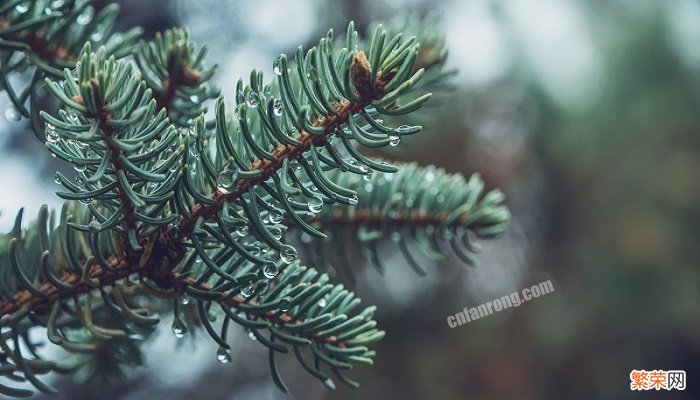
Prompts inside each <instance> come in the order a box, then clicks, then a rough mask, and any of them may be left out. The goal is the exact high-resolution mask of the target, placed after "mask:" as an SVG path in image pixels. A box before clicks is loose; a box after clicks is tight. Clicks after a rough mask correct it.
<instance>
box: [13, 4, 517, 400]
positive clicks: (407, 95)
mask: <svg viewBox="0 0 700 400" xmlns="http://www.w3.org/2000/svg"><path fill="white" fill-rule="evenodd" d="M19 4H20V3H19V2H17V1H11V2H9V3H8V4H7V5H5V6H0V11H2V18H4V20H0V21H8V22H7V23H5V25H4V26H2V27H0V28H4V30H0V41H2V42H0V57H7V58H6V59H2V58H0V61H2V67H0V68H1V69H0V76H1V77H3V79H7V75H8V74H9V73H10V72H13V71H20V70H22V68H27V67H34V68H36V71H37V72H36V73H35V78H34V80H33V82H32V83H31V85H30V86H29V88H28V89H27V90H26V93H31V96H36V95H37V94H36V93H37V91H36V90H35V89H36V88H37V87H38V86H40V85H44V84H45V85H46V87H47V88H48V89H49V92H50V93H51V94H52V95H54V96H55V97H56V98H57V99H58V100H59V102H60V109H59V110H58V111H57V112H56V113H54V114H53V115H52V114H50V113H47V112H44V111H40V110H38V109H36V108H35V104H36V101H35V100H36V98H35V97H32V98H31V100H32V101H30V105H31V106H32V110H31V111H32V113H33V115H36V116H40V117H41V119H43V120H44V122H45V123H46V129H45V130H43V129H38V127H39V126H40V124H38V123H36V121H35V120H37V118H34V119H33V122H35V123H34V127H35V131H36V132H37V134H38V135H39V136H41V138H42V140H45V142H46V147H47V148H48V149H49V151H50V152H51V153H52V154H53V155H55V156H57V157H59V158H61V159H63V160H65V161H66V162H69V163H71V164H72V165H73V166H74V168H75V170H76V173H77V174H76V179H75V181H73V180H71V179H68V178H67V177H65V176H64V175H63V174H60V173H57V175H56V179H57V182H58V183H61V184H62V185H63V186H64V188H65V189H66V191H61V192H58V193H57V194H58V196H60V197H62V198H64V199H66V200H69V201H68V202H66V203H65V205H64V208H63V210H62V212H61V215H60V221H59V223H58V224H57V225H56V226H55V227H54V226H53V224H52V223H49V220H50V219H51V218H50V216H49V212H48V210H47V209H46V208H42V210H41V211H40V213H39V218H38V220H37V222H36V223H34V224H32V225H31V226H30V227H29V229H27V230H25V231H23V230H22V229H21V220H22V212H20V213H19V214H18V218H17V220H16V223H15V227H14V228H13V230H12V232H10V233H9V234H8V235H6V236H5V237H0V349H1V350H2V351H0V371H4V372H3V373H5V374H11V375H12V376H13V377H15V378H17V379H19V380H27V381H29V382H31V383H32V384H33V385H34V386H35V387H37V388H38V389H39V390H42V391H45V392H53V391H54V389H53V388H51V387H49V386H47V385H45V384H44V383H42V382H41V381H40V380H39V379H37V378H36V375H38V374H42V373H46V372H49V371H56V372H62V371H64V370H65V369H62V368H61V367H59V366H57V365H56V364H54V363H51V362H46V361H43V360H42V358H41V356H40V355H39V354H38V353H37V352H36V351H35V350H34V348H35V347H36V346H35V345H34V344H33V342H32V341H31V340H30V339H29V335H28V332H29V330H30V329H31V328H32V327H34V326H46V327H47V332H48V338H49V340H50V341H51V342H52V343H54V344H55V345H58V346H62V347H63V348H65V349H67V350H69V351H71V352H77V353H84V354H85V355H86V356H85V357H86V359H85V360H83V361H84V363H87V364H89V363H92V362H94V361H89V359H90V357H97V355H99V354H104V353H103V352H104V351H107V350H105V349H116V348H121V349H124V348H128V347H129V346H131V347H134V346H136V344H134V343H131V342H130V341H129V339H128V338H129V337H130V332H133V331H134V329H136V327H139V329H140V328H143V329H144V330H145V331H146V332H152V330H153V327H154V326H155V325H156V324H158V322H159V320H158V318H155V317H154V312H155V311H156V310H160V311H163V310H166V311H172V313H173V317H174V322H173V327H172V329H173V333H175V335H176V336H178V337H179V336H182V335H183V334H184V333H185V332H186V331H188V330H191V329H200V328H201V329H204V330H205V331H206V332H207V334H208V335H209V336H210V337H211V338H212V340H214V341H215V342H217V343H218V344H219V346H220V348H219V350H218V351H217V359H219V361H221V362H227V361H228V360H229V359H230V355H229V354H228V351H229V345H228V344H227V342H226V336H227V332H228V329H229V326H230V324H231V322H234V323H236V324H238V325H241V326H243V327H245V328H247V329H249V330H250V332H251V334H252V335H253V336H254V337H256V338H257V339H258V340H259V342H260V343H261V344H263V345H265V346H266V347H268V349H269V351H270V353H269V361H270V368H271V371H272V375H273V380H274V382H275V383H276V384H277V385H278V386H279V387H280V389H281V390H283V391H286V387H285V385H284V383H283V381H282V378H281V377H280V376H279V373H278V371H277V367H276V363H275V355H276V354H277V353H286V352H289V350H293V352H294V355H295V356H296V358H297V359H298V360H299V363H300V365H301V366H302V367H303V368H304V369H306V370H307V371H308V372H309V373H310V374H312V375H313V376H315V377H316V378H318V379H320V380H321V381H322V382H323V384H324V385H325V386H327V387H329V388H333V387H334V385H335V384H334V383H333V382H334V381H333V380H332V379H331V378H330V377H329V376H330V373H332V374H333V376H335V377H336V378H337V379H338V380H340V381H341V382H343V383H345V384H347V385H350V386H356V385H357V383H355V382H353V381H351V380H350V379H348V378H347V377H346V376H345V375H344V372H343V371H345V370H348V369H351V368H352V367H353V366H354V365H356V364H371V363H372V359H373V357H374V355H375V352H374V351H373V350H370V349H369V348H368V347H367V346H368V345H370V344H372V343H374V342H376V341H377V340H380V339H381V338H382V337H383V336H384V332H382V331H379V330H378V329H376V322H375V321H374V320H372V317H373V313H374V307H368V308H365V309H364V310H362V311H359V312H358V311H356V310H355V309H356V308H357V307H358V305H359V303H360V300H359V299H357V298H355V296H354V294H353V293H351V292H349V291H347V290H345V289H344V288H343V286H342V285H333V284H331V283H330V282H329V277H328V275H326V274H320V273H319V272H317V271H316V270H315V269H313V268H307V267H303V266H301V265H300V264H299V261H297V258H298V253H297V249H296V248H295V247H293V246H291V245H290V244H288V243H287V241H286V240H285V237H284V236H285V231H286V230H287V229H288V228H289V227H294V228H295V229H299V230H300V231H302V232H304V233H306V234H309V235H312V236H314V237H317V238H325V237H327V236H328V235H326V233H324V232H322V231H324V230H325V231H329V227H330V228H334V227H335V226H336V224H342V226H345V227H349V228H355V227H357V228H358V229H357V234H356V235H355V237H354V240H355V241H358V242H361V243H363V245H362V246H364V247H369V251H372V252H373V256H374V258H377V259H378V255H377V253H376V251H375V250H374V249H375V246H376V243H377V241H378V240H380V239H381V238H383V237H386V236H389V237H392V238H393V237H395V236H396V235H398V236H397V237H398V242H399V248H400V249H401V251H402V252H404V254H406V253H407V251H408V250H407V249H408V246H407V242H406V240H405V235H406V234H410V235H413V237H414V239H416V243H417V244H418V245H419V246H422V247H424V248H425V249H427V250H426V254H427V255H436V254H437V255H440V252H439V250H436V249H433V248H430V247H429V246H430V245H431V244H432V242H426V239H425V234H426V232H428V230H429V229H433V230H434V231H435V232H441V233H442V234H444V233H450V234H452V235H453V236H454V237H457V236H460V237H461V238H462V240H467V239H465V238H466V237H467V235H465V234H464V232H463V231H464V230H471V231H472V232H473V233H474V234H476V235H477V236H478V237H484V238H486V237H491V236H495V235H498V234H500V233H501V232H502V231H503V229H504V227H505V224H506V222H507V219H508V213H507V210H506V209H505V208H504V207H503V206H502V205H501V202H502V200H503V198H502V195H500V194H499V192H492V193H489V194H487V195H486V196H484V198H483V199H482V200H481V201H477V200H478V198H479V197H480V196H481V191H482V189H483V182H481V181H480V180H479V179H478V177H473V178H472V179H471V180H470V181H469V182H467V183H465V182H464V180H463V179H462V178H461V177H459V176H455V175H448V174H444V173H442V172H441V171H432V172H427V171H429V170H420V169H416V167H415V166H412V165H400V166H399V167H396V166H391V165H389V164H388V163H386V162H383V161H380V160H373V159H371V158H368V157H366V156H365V155H363V154H362V152H361V151H360V149H361V148H364V147H370V148H380V147H385V146H395V145H398V144H399V142H400V141H401V139H402V137H403V136H408V135H412V134H415V133H417V132H419V131H420V130H421V128H422V127H421V126H411V125H399V126H396V127H393V126H390V125H389V124H387V123H385V122H384V121H383V120H382V118H383V117H382V116H385V117H387V118H388V119H389V120H394V121H395V120H396V117H397V116H398V117H401V118H403V116H405V115H407V114H411V113H413V112H414V111H416V110H418V109H420V108H421V107H422V106H423V105H424V104H425V103H426V102H427V100H428V99H429V98H430V96H431V94H430V93H423V91H424V89H426V88H428V87H434V84H435V83H436V82H439V81H440V79H435V80H432V81H431V80H428V81H427V82H426V80H424V78H425V77H426V76H428V75H431V76H433V77H435V76H444V75H440V74H442V64H443V61H444V52H443V51H442V50H441V49H442V44H441V43H440V41H439V40H432V39H431V41H429V46H428V47H430V51H428V52H426V51H425V50H421V47H420V45H419V44H418V40H417V38H416V37H410V38H408V39H405V40H403V39H402V38H403V37H402V35H401V34H398V35H395V36H389V34H388V31H387V30H386V29H384V28H383V27H382V26H381V25H378V26H377V27H376V28H375V29H374V33H373V35H371V38H370V39H369V40H368V41H367V42H366V43H364V42H363V41H362V40H361V39H360V38H359V36H358V34H357V32H356V31H355V30H354V26H353V24H352V23H351V24H350V25H349V26H348V31H347V34H346V35H345V38H344V40H343V39H339V40H335V39H334V38H333V32H332V31H330V32H329V33H328V34H327V35H326V36H325V37H324V38H322V39H321V40H320V42H319V44H318V45H317V46H315V47H312V48H311V49H309V50H308V51H307V52H304V51H303V49H302V48H301V47H300V48H299V49H298V50H297V52H296V55H295V58H294V62H291V61H290V62H288V61H287V56H286V55H284V54H283V55H281V56H280V57H279V59H278V60H277V61H276V62H275V74H276V76H275V79H274V80H273V81H272V82H271V83H269V84H264V83H263V75H262V73H261V72H260V71H253V72H252V73H251V76H250V82H249V84H248V85H246V86H244V85H243V81H242V80H239V82H238V85H237V87H236V93H235V101H236V106H235V110H234V113H233V114H232V115H227V113H226V109H225V105H224V104H225V102H224V100H223V98H221V97H220V98H218V99H217V101H216V119H215V121H212V123H205V121H204V116H203V115H202V113H203V112H204V111H205V102H206V101H207V100H208V99H211V98H213V97H215V96H216V95H217V94H218V91H217V90H216V89H211V88H209V86H208V83H207V82H208V80H209V79H210V78H211V76H212V75H213V73H214V67H212V68H208V67H205V66H204V57H205V55H206V46H202V47H200V48H199V49H198V48H197V47H196V46H195V45H194V44H193V43H191V42H189V40H188V37H187V34H186V33H185V32H184V31H182V30H179V29H174V30H169V31H166V32H165V33H164V34H162V35H156V37H155V38H154V39H153V41H151V42H141V44H140V45H139V46H131V45H129V44H128V42H129V41H130V40H131V39H133V36H134V35H133V34H129V33H127V34H125V35H124V37H126V38H127V39H129V40H126V41H122V42H120V41H119V40H117V39H115V40H111V41H108V42H107V47H102V48H100V49H99V50H98V51H97V52H95V53H93V52H92V45H91V41H89V40H87V39H86V37H85V35H92V34H95V33H101V34H104V33H105V32H106V30H102V29H103V28H104V26H111V23H112V21H113V18H114V15H115V12H116V9H115V8H113V6H109V7H108V8H106V9H104V10H103V11H102V13H101V14H99V16H98V17H97V18H96V19H97V20H99V21H100V22H99V24H97V23H95V24H88V25H89V27H86V28H79V27H78V28H75V29H72V28H71V29H69V28H68V27H67V25H66V22H67V21H71V20H72V18H74V17H75V18H80V17H81V16H82V15H83V14H76V13H77V11H76V10H82V11H85V10H91V11H90V12H92V8H90V7H89V5H87V4H88V3H87V2H83V1H71V2H69V5H70V7H68V6H66V8H65V9H63V10H62V12H63V13H64V17H63V18H58V19H55V20H51V18H53V17H50V18H48V17H42V16H40V15H39V14H40V12H39V11H37V10H43V9H42V8H41V7H39V8H36V7H38V6H32V7H29V8H28V9H27V10H31V11H27V10H25V11H23V12H22V9H21V8H20V9H19V10H17V9H16V8H15V7H16V6H18V5H19ZM36 4H39V5H45V4H46V1H45V0H40V1H38V2H36ZM13 10H14V11H13ZM25 13H27V14H26V15H24V14H25ZM49 14H51V13H49ZM91 15H92V14H91ZM91 15H90V16H91ZM49 20H51V21H53V22H49ZM21 21H27V24H26V25H24V26H23V25H20V24H21V23H22V22H21ZM76 21H77V20H76ZM77 22H80V21H77ZM93 25H94V26H93ZM97 25H100V26H99V27H98V26H97ZM30 26H31V29H30V28H29V27H30ZM18 27H19V28H18ZM23 29H26V30H27V34H28V35H29V36H26V37H30V36H31V35H39V34H40V33H41V32H48V33H47V34H46V38H47V45H48V46H54V47H52V48H59V47H60V48H65V49H67V50H70V51H75V52H77V48H76V46H78V45H79V46H83V43H85V45H84V46H83V47H82V49H83V50H82V51H81V52H80V54H79V56H78V57H77V58H76V59H75V60H73V59H72V58H71V59H70V60H68V61H66V60H62V59H56V60H53V61H54V62H55V63H56V64H57V66H58V67H60V68H63V67H66V68H64V69H63V73H62V74H61V73H60V72H58V68H57V67H56V66H53V65H48V64H46V63H45V62H43V61H42V59H41V57H37V56H35V54H34V53H35V52H36V51H38V50H36V49H35V48H31V47H30V46H29V47H28V46H27V45H26V43H25V44H21V43H20V44H19V45H17V44H16V43H15V42H12V40H10V39H18V37H15V36H12V35H13V34H14V32H20V31H22V30H23ZM52 29H55V30H52ZM104 29H106V28H104ZM21 37H25V36H21ZM92 39H94V38H92ZM92 39H91V40H92ZM101 40H102V37H100V38H98V39H94V40H92V42H101ZM360 48H364V50H360ZM16 52H20V53H21V54H24V55H25V57H24V58H21V62H20V63H19V64H16V65H12V64H11V65H9V66H8V64H7V62H6V61H7V60H8V59H9V57H11V56H12V55H13V54H15V53H16ZM66 54H69V53H66ZM70 54H74V53H70ZM69 58H70V57H69ZM73 61H76V62H75V63H74V65H73ZM73 66H74V67H75V68H74V69H73V70H71V69H70V68H71V67H73ZM421 66H425V67H428V68H429V71H428V72H427V73H426V71H425V70H424V69H423V68H421ZM43 77H45V78H46V79H43V80H42V79H40V78H43ZM57 77H60V78H62V79H61V80H56V79H57ZM4 89H5V90H6V91H7V92H8V94H9V95H10V97H11V98H13V102H14V103H15V104H16V105H17V107H24V103H25V100H26V98H27V97H26V96H29V95H27V94H24V93H23V94H21V95H19V96H17V95H16V94H15V92H14V91H13V90H12V89H11V88H9V86H8V85H5V87H4ZM24 111H28V110H25V109H22V113H23V114H25V112H24ZM373 171H374V172H375V173H374V174H373ZM391 173H396V175H389V174H391ZM428 173H431V174H434V177H433V179H428V176H429V175H428ZM384 174H387V175H384ZM416 174H419V175H420V174H423V177H424V178H425V180H426V181H430V182H432V181H433V180H434V181H435V182H434V183H430V184H427V185H412V184H411V179H412V177H414V176H416ZM392 176H394V178H390V177H392ZM392 179H394V181H393V183H390V181H391V180H392ZM368 185H374V186H368ZM380 187H381V190H380ZM434 187H437V188H445V189H449V194H446V195H445V198H444V199H443V200H439V199H440V196H436V195H435V193H433V192H432V190H433V188H434ZM372 188H374V189H372ZM404 200H405V203H402V202H403V201H404ZM409 200H410V201H411V204H409ZM72 201H78V202H80V203H81V204H82V205H80V206H78V205H77V204H75V203H73V202H72ZM358 203H359V205H358ZM443 203H444V204H443ZM324 204H325V205H327V207H326V208H325V209H324ZM355 205H358V207H357V208H355V209H353V208H352V207H350V208H349V210H350V211H347V210H348V209H347V208H344V207H346V206H355ZM319 212H321V213H320V214H319ZM317 214H318V215H317ZM408 224H410V226H407V225H408ZM346 230H347V229H341V230H339V231H338V232H334V229H330V231H331V235H330V236H331V240H336V241H337V240H338V238H339V237H341V236H340V235H342V234H343V233H342V232H343V231H346ZM426 244H428V247H426ZM465 244H467V245H468V243H466V242H465ZM362 246H359V247H358V248H363V247H362ZM458 254H459V253H458ZM406 257H407V259H408V258H410V254H409V255H406ZM323 263H324V262H323V260H321V264H323ZM412 264H414V263H412ZM415 268H417V269H420V267H418V266H415ZM163 299H167V300H168V301H167V303H168V304H169V306H163V303H162V300H163ZM137 305H138V306H137ZM216 318H222V319H223V322H222V323H221V325H220V326H216V327H215V326H214V325H213V323H212V322H213V321H214V320H215V319H216ZM196 327H198V328H196ZM219 328H220V329H219ZM125 346H126V347H125ZM23 348H28V349H30V353H31V355H32V357H34V359H29V358H27V357H26V356H25V355H24V354H22V351H23V350H22V349H23ZM303 349H308V350H303ZM305 351H307V353H308V351H310V353H308V354H305ZM308 356H311V357H312V358H313V362H309V361H307V357H308ZM87 364H83V365H87ZM103 368H105V369H110V370H111V369H114V370H117V371H118V370H119V366H118V365H116V366H115V365H111V364H105V365H103ZM0 393H3V394H9V395H14V396H25V395H27V394H28V392H26V391H23V390H19V389H14V388H10V387H7V386H2V385H0Z"/></svg>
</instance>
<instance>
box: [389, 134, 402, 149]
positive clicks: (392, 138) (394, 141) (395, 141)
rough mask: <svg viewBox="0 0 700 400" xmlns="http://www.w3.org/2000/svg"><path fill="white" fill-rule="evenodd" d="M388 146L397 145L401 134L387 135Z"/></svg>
mask: <svg viewBox="0 0 700 400" xmlns="http://www.w3.org/2000/svg"><path fill="white" fill-rule="evenodd" d="M389 140H390V142H389V146H392V147H394V146H398V145H399V143H401V136H399V135H389Z"/></svg>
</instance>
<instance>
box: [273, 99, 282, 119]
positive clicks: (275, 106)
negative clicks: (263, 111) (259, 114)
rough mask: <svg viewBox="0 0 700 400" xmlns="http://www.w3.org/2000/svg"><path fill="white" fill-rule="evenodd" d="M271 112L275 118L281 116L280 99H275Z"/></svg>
mask: <svg viewBox="0 0 700 400" xmlns="http://www.w3.org/2000/svg"><path fill="white" fill-rule="evenodd" d="M272 111H273V112H274V113H275V116H277V117H281V116H282V101H280V99H275V101H274V103H273V105H272Z"/></svg>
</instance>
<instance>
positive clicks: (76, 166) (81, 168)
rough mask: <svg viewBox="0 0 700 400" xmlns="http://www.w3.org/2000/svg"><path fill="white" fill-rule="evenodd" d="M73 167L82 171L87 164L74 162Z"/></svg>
mask: <svg viewBox="0 0 700 400" xmlns="http://www.w3.org/2000/svg"><path fill="white" fill-rule="evenodd" d="M73 168H74V169H75V170H76V171H77V172H84V171H85V169H86V168H87V166H86V165H85V164H75V165H74V166H73Z"/></svg>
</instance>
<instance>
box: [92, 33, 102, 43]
mask: <svg viewBox="0 0 700 400" xmlns="http://www.w3.org/2000/svg"><path fill="white" fill-rule="evenodd" d="M103 37H104V34H103V33H102V32H95V33H93V34H92V35H90V40H92V41H93V42H99V41H100V40H102V38H103Z"/></svg>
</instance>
